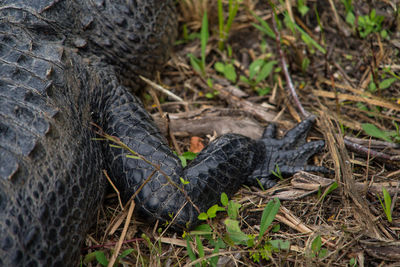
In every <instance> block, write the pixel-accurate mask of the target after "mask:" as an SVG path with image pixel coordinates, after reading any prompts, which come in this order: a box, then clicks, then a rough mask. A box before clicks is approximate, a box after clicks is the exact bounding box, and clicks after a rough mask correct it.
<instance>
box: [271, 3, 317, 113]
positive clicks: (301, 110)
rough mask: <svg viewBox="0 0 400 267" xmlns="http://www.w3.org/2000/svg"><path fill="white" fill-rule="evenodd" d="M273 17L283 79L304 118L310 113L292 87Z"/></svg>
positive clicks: (273, 21)
mask: <svg viewBox="0 0 400 267" xmlns="http://www.w3.org/2000/svg"><path fill="white" fill-rule="evenodd" d="M274 13H275V9H274ZM275 19H276V18H275V17H274V18H272V26H273V27H272V28H273V30H274V33H275V37H276V38H275V41H276V48H277V50H278V52H279V59H280V62H281V66H282V71H283V74H284V75H285V79H286V82H287V87H288V91H289V93H290V95H291V96H292V99H293V101H294V103H295V105H296V106H297V108H298V109H299V110H300V113H301V114H302V116H303V118H306V117H308V116H309V115H310V113H309V112H307V111H306V110H305V109H304V108H303V105H302V104H301V102H300V100H299V97H298V96H297V93H296V89H295V88H294V85H293V82H292V78H291V77H290V74H289V70H288V67H287V63H286V60H285V55H284V53H283V50H282V48H281V36H280V34H279V31H278V26H277V25H276V20H275Z"/></svg>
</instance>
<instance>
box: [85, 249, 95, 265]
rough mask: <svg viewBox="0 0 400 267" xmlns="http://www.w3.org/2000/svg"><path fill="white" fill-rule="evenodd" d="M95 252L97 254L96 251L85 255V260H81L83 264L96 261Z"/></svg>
mask: <svg viewBox="0 0 400 267" xmlns="http://www.w3.org/2000/svg"><path fill="white" fill-rule="evenodd" d="M97 252H98V251H94V252H92V253H89V254H87V255H86V256H85V258H84V259H83V263H84V264H88V263H89V262H91V261H94V260H95V259H96V253H97Z"/></svg>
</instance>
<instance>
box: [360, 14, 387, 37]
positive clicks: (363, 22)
mask: <svg viewBox="0 0 400 267" xmlns="http://www.w3.org/2000/svg"><path fill="white" fill-rule="evenodd" d="M384 19H385V18H384V17H383V16H380V15H377V14H376V10H375V9H372V10H371V13H369V15H364V16H359V17H358V28H357V30H358V32H359V34H360V36H361V37H362V38H365V37H367V36H368V35H369V34H370V33H374V32H381V29H382V22H383V20H384ZM385 34H386V35H387V33H386V31H384V32H381V35H382V37H384V38H385V37H386V36H385Z"/></svg>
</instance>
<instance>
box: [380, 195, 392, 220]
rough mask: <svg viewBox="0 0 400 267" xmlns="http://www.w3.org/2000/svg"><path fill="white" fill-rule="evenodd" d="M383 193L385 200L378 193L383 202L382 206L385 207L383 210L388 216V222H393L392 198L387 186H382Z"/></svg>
mask: <svg viewBox="0 0 400 267" xmlns="http://www.w3.org/2000/svg"><path fill="white" fill-rule="evenodd" d="M382 193H383V202H382V199H381V198H380V197H379V195H378V199H379V202H380V203H381V206H382V208H383V211H384V212H385V215H386V218H387V220H388V222H390V223H391V222H392V198H391V197H390V194H389V192H388V191H387V190H386V188H385V187H382Z"/></svg>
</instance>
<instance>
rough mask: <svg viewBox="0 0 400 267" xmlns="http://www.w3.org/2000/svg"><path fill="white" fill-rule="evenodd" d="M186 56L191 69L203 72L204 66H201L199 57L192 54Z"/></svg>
mask: <svg viewBox="0 0 400 267" xmlns="http://www.w3.org/2000/svg"><path fill="white" fill-rule="evenodd" d="M188 56H189V58H190V64H191V65H192V67H193V69H194V70H195V71H197V72H198V73H200V74H203V72H204V71H203V68H204V67H202V65H201V61H200V59H198V58H197V57H195V56H194V55H193V54H189V55H188Z"/></svg>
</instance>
